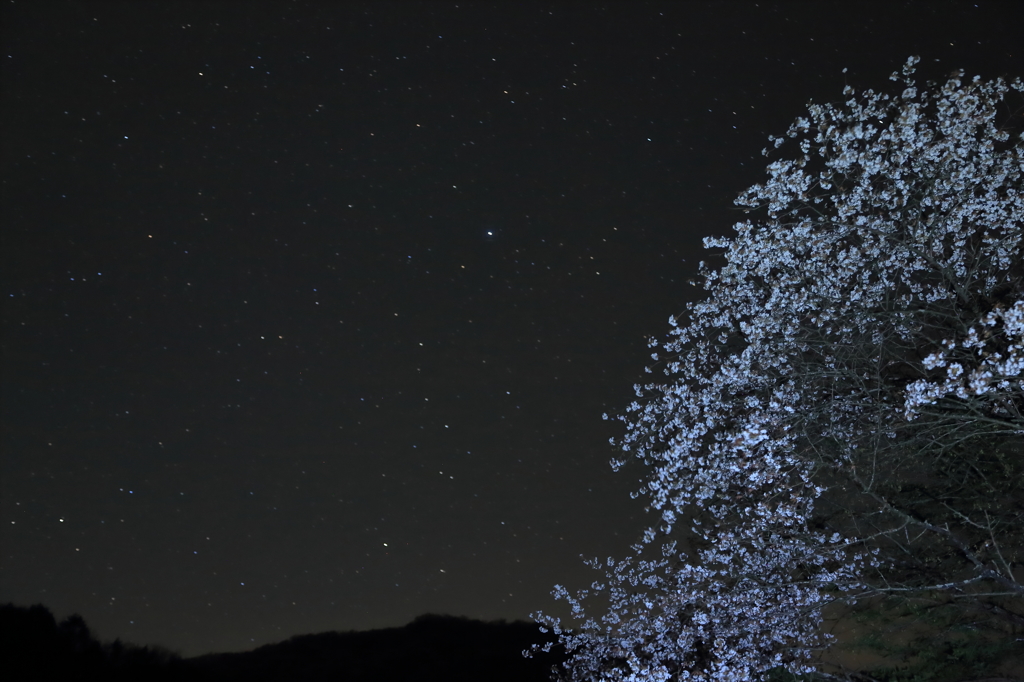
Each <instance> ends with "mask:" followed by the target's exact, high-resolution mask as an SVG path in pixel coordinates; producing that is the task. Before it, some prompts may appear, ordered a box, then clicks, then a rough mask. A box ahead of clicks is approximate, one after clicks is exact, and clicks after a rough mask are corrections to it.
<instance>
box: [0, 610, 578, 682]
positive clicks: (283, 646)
mask: <svg viewBox="0 0 1024 682" xmlns="http://www.w3.org/2000/svg"><path fill="white" fill-rule="evenodd" d="M540 641H543V635H541V633H540V632H539V630H538V627H537V626H536V625H534V624H531V623H525V622H514V623H507V622H504V621H498V622H491V623H484V622H481V621H475V620H470V619H468V618H459V617H454V616H439V615H424V616H420V617H419V618H417V619H416V620H414V621H413V622H411V623H409V624H408V625H406V626H404V627H400V628H389V629H385V630H371V631H366V632H345V633H340V632H325V633H320V634H315V635H300V636H297V637H292V638H291V639H289V640H286V641H284V642H280V643H278V644H268V645H266V646H261V647H259V648H258V649H255V650H253V651H247V652H241V653H226V654H207V655H205V656H199V657H196V658H190V659H183V658H181V657H180V656H177V655H175V654H172V653H170V652H168V651H166V650H164V649H162V648H160V647H152V646H135V645H131V644H124V643H122V642H120V641H115V642H113V643H110V644H102V643H100V642H98V641H97V640H96V639H94V638H93V636H92V634H91V633H90V632H89V628H88V626H87V625H86V624H85V621H84V620H82V618H81V617H80V616H77V615H74V616H70V617H69V618H67V619H65V620H64V621H62V622H60V623H59V624H58V623H57V622H56V620H55V619H54V617H53V614H52V613H50V611H49V609H47V608H46V607H45V606H42V605H40V604H37V605H35V606H32V607H21V606H14V605H12V604H7V605H4V606H0V679H3V680H5V682H6V681H7V680H11V681H17V682H20V681H21V680H57V679H84V678H86V677H94V678H97V679H103V680H141V679H145V680H158V681H159V680H190V681H193V680H194V681H198V682H202V681H204V680H210V681H212V680H217V681H218V682H220V681H225V682H231V681H232V680H237V681H238V682H242V681H244V682H270V681H277V680H281V681H285V680H288V681H289V682H319V681H321V680H332V681H335V682H337V681H338V680H341V681H343V682H362V681H364V680H365V681H367V682H369V681H371V680H372V681H374V682H388V681H390V680H395V681H398V680H401V681H402V682H433V681H434V680H438V681H440V680H444V681H445V682H460V681H463V680H464V681H465V682H470V680H472V681H473V682H479V680H488V681H489V682H505V681H506V680H507V681H508V682H513V681H515V682H546V681H547V680H548V679H549V671H550V669H551V667H552V666H553V665H556V664H558V663H560V662H561V660H562V659H561V657H560V656H558V655H556V654H538V655H537V657H536V658H533V659H527V658H524V657H523V656H522V651H523V650H524V649H528V648H529V647H530V646H531V645H532V644H534V643H536V642H540Z"/></svg>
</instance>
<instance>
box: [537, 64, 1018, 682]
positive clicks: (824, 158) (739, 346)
mask: <svg viewBox="0 0 1024 682" xmlns="http://www.w3.org/2000/svg"><path fill="white" fill-rule="evenodd" d="M916 62H917V59H916V58H912V59H910V60H908V62H907V64H906V65H905V67H904V68H903V71H902V73H901V74H893V80H902V81H903V83H904V87H903V90H902V92H901V93H900V94H899V95H897V96H890V95H887V94H885V93H880V92H874V91H872V90H867V91H864V92H863V93H860V94H858V93H856V92H855V91H854V90H853V89H852V88H849V87H848V88H847V89H846V91H845V93H844V94H845V95H846V97H847V99H846V101H845V102H843V103H839V104H812V105H810V106H809V113H808V116H806V117H801V118H798V119H796V121H795V122H794V123H793V125H792V126H791V127H790V129H789V130H788V132H787V135H786V136H785V137H780V138H772V139H771V141H772V142H773V143H774V148H782V147H784V146H786V145H787V144H789V143H790V142H791V141H792V144H793V145H795V150H794V151H795V154H792V155H790V156H789V157H788V158H779V159H777V160H775V161H772V162H771V163H770V164H769V165H768V168H767V170H768V176H769V177H768V180H767V181H766V182H764V183H762V184H758V185H755V186H753V187H751V188H749V189H748V190H746V191H745V192H743V193H741V194H740V196H739V198H738V199H737V201H736V203H737V204H738V205H739V206H740V207H742V208H743V209H744V210H746V211H747V212H748V213H750V214H753V215H756V216H760V217H759V218H758V219H756V220H755V219H753V218H752V219H750V220H746V221H743V222H740V223H738V224H736V225H735V226H734V230H735V235H734V236H732V237H713V238H708V239H706V240H705V246H706V247H707V248H709V249H712V250H721V255H722V256H723V257H724V265H723V266H721V267H720V268H718V269H713V268H711V267H709V266H707V265H705V264H704V263H701V274H702V276H703V279H704V289H705V291H706V292H707V295H706V297H705V298H704V299H703V300H701V301H698V302H695V303H692V304H690V305H688V306H687V313H686V315H685V316H683V319H679V320H677V319H676V318H674V317H673V318H671V319H670V324H671V325H672V327H673V329H672V330H671V332H670V338H669V339H668V340H667V341H665V342H663V343H660V344H657V343H656V344H652V345H657V346H660V348H659V351H658V353H657V354H655V355H653V356H652V358H653V359H654V360H655V361H657V362H658V363H660V364H662V366H663V369H664V374H665V375H666V377H667V380H665V381H663V382H661V383H652V384H650V385H647V386H643V387H637V389H636V394H637V400H636V401H635V402H633V403H632V404H631V405H630V406H629V408H628V409H627V411H626V413H625V414H624V415H623V416H621V417H619V418H620V419H621V420H622V421H624V422H625V424H626V425H627V433H626V435H625V436H624V437H623V438H622V439H621V440H620V441H618V442H615V444H616V445H617V446H619V447H621V449H622V450H623V452H624V453H626V456H625V457H624V458H622V459H620V460H617V461H613V466H615V467H616V468H618V467H620V466H623V465H625V464H626V462H627V461H628V460H630V459H636V460H639V461H640V462H642V463H643V464H645V465H646V466H647V470H646V471H647V474H646V477H645V479H644V481H643V486H642V487H641V488H640V490H638V491H637V495H645V496H647V497H648V498H649V500H650V506H651V507H652V508H653V509H654V510H656V511H657V513H658V514H659V515H660V523H659V524H657V526H656V527H654V528H651V529H650V530H649V531H648V532H647V534H646V536H645V540H644V543H642V544H641V545H637V546H635V547H634V551H635V552H636V553H637V555H638V556H639V555H641V554H643V553H644V552H650V551H654V549H653V548H654V546H655V545H656V544H657V543H658V542H666V543H667V544H665V545H664V550H663V554H664V557H663V558H662V559H659V560H640V559H639V558H638V559H627V560H624V561H620V562H615V561H612V560H611V559H609V561H608V562H607V566H606V575H605V580H604V582H601V583H595V585H594V586H592V589H591V590H589V591H584V592H582V593H580V594H579V595H577V596H575V597H573V596H571V595H570V594H569V593H568V592H567V591H566V590H564V589H561V588H559V589H558V590H556V597H559V598H564V599H568V600H569V601H570V603H571V604H572V605H573V609H574V615H575V616H576V617H577V618H578V620H579V622H580V625H579V627H578V628H577V629H576V630H573V631H570V630H568V629H563V627H562V625H561V624H560V623H559V621H558V620H557V619H554V618H550V617H548V616H543V615H540V616H538V620H540V621H541V622H542V623H545V624H546V625H547V626H549V627H552V628H554V629H555V631H556V632H558V633H559V634H560V635H561V641H562V644H563V645H564V646H565V647H566V648H567V649H568V651H569V652H570V653H571V654H572V656H571V657H570V660H569V662H568V663H567V664H566V670H565V672H564V676H565V678H566V679H570V680H669V679H672V680H683V679H687V680H749V679H754V678H756V677H758V676H760V675H762V674H764V673H765V672H766V671H768V670H770V669H772V668H776V667H779V666H782V667H785V668H787V669H789V670H790V671H792V672H795V673H799V672H805V671H806V670H807V666H808V665H809V663H808V660H809V655H810V651H811V649H813V648H814V647H815V646H818V645H820V644H821V643H822V641H823V640H822V635H820V634H819V630H820V617H821V616H820V609H821V607H822V606H823V605H824V604H826V603H828V602H829V601H831V600H834V599H837V598H842V597H843V595H853V594H856V593H858V592H860V591H864V590H866V589H868V586H867V583H866V579H865V577H864V574H865V571H875V570H881V567H882V562H881V561H880V559H879V558H877V552H878V550H877V547H872V545H871V543H870V542H869V541H868V540H867V539H866V538H862V537H856V536H851V535H843V534H841V533H837V532H834V531H833V532H830V529H828V528H824V529H823V528H822V525H821V523H818V522H817V521H816V519H815V505H816V502H817V501H818V500H820V499H821V496H822V495H823V494H824V493H826V492H827V490H828V489H827V485H825V484H824V483H823V482H822V481H823V480H827V478H828V477H827V476H824V475H823V474H824V473H827V472H830V471H831V472H835V471H838V470H842V469H843V467H846V468H847V469H850V468H854V469H855V468H856V466H857V465H858V464H859V463H860V460H859V459H858V457H859V455H860V453H864V452H867V451H870V452H872V453H874V455H876V456H875V457H874V459H875V460H878V459H879V457H878V456H877V455H880V456H882V457H883V458H884V455H885V453H886V452H889V451H888V450H885V448H887V447H893V448H894V447H896V446H898V445H900V444H905V443H906V442H907V441H906V439H907V438H910V437H912V436H913V432H912V431H908V430H907V429H906V426H907V425H908V424H909V422H908V418H909V417H912V416H914V415H915V414H916V413H915V411H919V410H922V409H924V408H925V407H926V406H937V407H941V404H940V399H941V398H943V397H945V396H947V395H954V396H961V395H963V394H965V393H970V394H971V395H975V396H978V395H982V394H988V393H991V395H992V396H993V405H992V406H990V409H993V410H995V409H1004V410H1005V409H1007V408H1006V400H1004V398H1006V395H1005V394H1006V392H1007V391H1011V390H1012V391H1016V392H1017V393H1016V396H1010V398H1009V400H1010V402H1011V403H1013V404H1014V405H1017V406H1020V405H1021V402H1020V400H1019V397H1020V391H1021V388H1022V386H1024V384H1021V382H1020V381H1018V378H1019V377H1020V376H1021V373H1022V369H1021V368H1022V353H1024V351H1022V350H1021V348H1022V343H1021V331H1022V322H1021V320H1022V316H1024V303H1022V302H1020V300H1021V299H1022V298H1024V288H1022V287H1021V281H1020V278H1021V270H1022V267H1021V248H1022V244H1024V240H1022V234H1021V232H1022V229H1024V191H1021V187H1022V185H1024V183H1022V179H1024V153H1022V148H1024V145H1022V138H1021V136H1019V135H1018V136H1015V137H1011V135H1010V133H1009V132H1007V131H1006V130H1004V129H1003V128H1001V127H1000V122H999V121H998V120H997V119H998V115H999V112H1000V107H999V105H1000V103H1001V102H1002V101H1003V99H1004V98H1005V97H1006V96H1007V94H1008V93H1009V92H1011V91H1017V92H1024V84H1022V83H1021V81H1020V80H1016V81H1013V82H1010V83H1007V82H1005V81H1003V80H998V79H997V80H993V81H982V80H981V79H980V78H974V79H973V80H970V81H967V82H964V80H963V76H962V74H954V75H953V76H952V77H951V78H950V79H949V80H948V81H947V82H946V83H944V84H942V85H938V86H931V84H929V87H918V86H917V85H916V84H915V82H914V80H913V76H914V73H915V64H916ZM770 153H771V154H775V153H776V152H774V151H772V152H769V151H768V150H765V155H766V156H767V155H769V154H770ZM1008 296H1009V297H1010V299H1009V300H1011V301H1012V300H1014V299H1016V302H1014V303H1012V305H1006V300H1008V299H1007V297H1008ZM975 327H977V328H978V330H977V331H975ZM950 337H953V338H957V339H960V340H959V341H956V342H953V341H948V342H946V345H944V346H943V348H944V349H945V350H940V351H937V352H935V353H932V354H931V355H928V356H927V357H921V352H920V349H921V348H927V347H931V348H934V347H935V345H936V343H938V340H939V339H948V338H950ZM954 347H955V348H956V349H959V351H964V352H966V351H968V350H969V351H971V352H973V353H974V358H975V360H976V362H975V365H974V366H972V367H970V368H969V367H968V365H966V364H964V362H963V361H962V360H959V359H958V360H955V361H954V360H951V358H952V357H953V356H952V355H949V353H952V351H953V349H954ZM958 357H959V356H958ZM956 367H958V368H959V369H955V368H956ZM937 368H944V369H945V370H946V375H945V377H940V378H936V377H935V376H934V371H935V370H936V369H937ZM968 370H970V371H968ZM997 394H998V396H999V400H996V399H995V396H996V395H997ZM996 403H998V405H1002V407H998V405H996ZM1017 417H1019V414H1018V415H1017ZM919 423H920V420H918V421H917V422H914V424H919ZM1021 433H1024V429H1022V430H1021ZM908 434H909V435H908ZM890 444H895V445H890ZM833 478H834V477H833ZM675 535H679V536H681V537H682V538H683V540H684V541H683V544H684V545H685V546H686V551H679V550H678V549H677V545H675V544H672V542H669V541H668V540H669V539H670V538H671V537H673V536H675ZM597 595H603V597H602V598H604V599H606V600H607V603H608V609H607V612H606V614H605V615H604V616H603V617H602V618H601V619H594V618H592V617H588V615H587V611H586V609H584V607H583V605H582V602H583V600H584V598H586V597H592V598H593V597H595V596H597Z"/></svg>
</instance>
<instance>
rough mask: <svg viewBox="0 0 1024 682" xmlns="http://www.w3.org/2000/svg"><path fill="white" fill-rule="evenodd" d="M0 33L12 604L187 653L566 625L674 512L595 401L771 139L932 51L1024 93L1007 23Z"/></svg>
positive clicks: (722, 14) (536, 20)
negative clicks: (626, 461) (652, 502)
mask: <svg viewBox="0 0 1024 682" xmlns="http://www.w3.org/2000/svg"><path fill="white" fill-rule="evenodd" d="M0 20H2V31H3V33H2V41H3V51H2V53H0V58H2V79H3V80H2V88H3V89H2V121H0V123H2V128H0V130H2V136H3V139H2V163H3V166H2V202H3V203H2V227H0V229H2V238H3V242H2V246H0V257H2V261H0V264H2V272H0V278H2V291H0V294H2V300H3V310H2V325H3V326H2V352H3V358H2V369H3V375H2V398H3V404H2V415H0V419H2V440H0V447H2V459H0V463H2V469H0V473H2V479H0V486H2V487H0V527H2V531H0V553H2V570H0V601H2V602H7V601H13V602H14V603H16V604H22V605H28V604H32V603H40V602H41V603H43V604H45V605H47V606H48V607H50V608H51V609H52V610H53V611H54V613H55V615H56V616H57V617H58V618H63V617H66V616H67V615H69V614H71V613H74V612H77V613H80V614H81V615H82V616H83V617H84V618H85V619H86V621H87V622H88V623H89V624H90V625H91V626H93V628H94V631H95V634H96V635H97V636H99V637H101V638H104V639H113V638H114V637H121V638H124V639H126V640H128V641H132V642H136V643H139V644H148V643H156V644H161V645H164V646H166V647H169V648H171V649H174V650H177V651H179V652H181V653H183V654H186V655H193V654H199V653H205V652H208V651H227V650H243V649H250V648H253V647H255V646H257V645H260V644H265V643H268V642H273V641H278V640H281V639H284V638H287V637H289V636H291V635H295V634H299V633H306V632H318V631H324V630H350V629H370V628H379V627H387V626H396V625H402V624H404V623H406V622H408V621H409V620H411V619H412V618H414V617H415V616H417V615H419V614H422V613H427V612H433V613H449V614H454V615H465V616H469V617H473V618H483V619H497V618H505V619H509V620H512V619H527V618H528V615H529V614H530V613H531V612H532V611H536V610H539V609H543V610H546V611H549V612H552V613H562V612H563V611H562V609H561V608H559V607H558V606H557V605H556V604H555V602H553V600H552V598H551V597H550V595H549V592H550V590H551V587H552V586H553V585H554V584H555V583H563V584H566V585H567V586H569V587H570V588H573V589H578V588H581V587H584V586H585V585H586V584H587V583H589V582H590V581H591V580H592V579H593V576H592V575H591V573H592V571H591V570H590V569H587V568H586V567H584V566H583V565H582V563H581V560H580V555H581V554H583V555H586V556H588V557H592V556H601V557H606V556H609V555H615V556H619V557H621V556H624V555H627V554H628V553H629V545H630V544H632V543H633V542H635V541H636V540H637V539H638V538H639V536H640V533H641V531H642V530H643V528H644V527H645V525H646V524H647V523H648V522H649V521H651V518H650V517H648V516H647V515H645V514H644V512H643V500H631V499H630V497H629V492H630V491H631V490H633V489H635V488H636V487H637V480H638V478H639V476H640V475H642V473H643V471H642V469H641V468H640V467H639V466H638V465H633V466H629V467H627V468H626V469H625V470H624V471H623V472H620V473H618V474H615V473H613V472H612V471H611V468H610V466H609V464H608V461H609V459H610V458H611V457H612V455H614V454H615V450H614V449H613V448H612V447H611V446H610V445H609V443H608V439H609V438H610V437H612V436H615V435H617V434H620V433H622V432H623V428H622V426H621V424H619V423H618V422H614V421H604V420H602V413H605V412H609V413H614V412H617V411H621V410H622V409H624V408H625V407H626V406H627V405H628V404H629V403H630V402H631V401H632V400H633V399H634V394H633V388H632V386H633V384H635V383H637V382H640V381H644V380H645V378H646V375H645V374H644V365H645V364H646V363H647V362H649V356H648V354H649V352H650V351H649V350H648V349H647V341H648V339H649V338H650V337H652V336H654V337H663V336H664V335H665V333H666V332H667V331H668V329H669V327H668V322H667V320H668V317H669V315H671V314H678V313H680V312H681V311H682V310H683V307H684V304H685V302H686V301H687V300H692V299H694V298H695V297H697V295H698V294H699V289H695V288H694V287H692V286H690V285H689V284H688V280H690V279H691V278H693V277H694V276H695V274H696V270H697V266H698V263H699V261H700V260H701V259H708V258H710V257H711V256H709V255H706V254H705V253H703V250H702V247H701V240H702V238H703V237H705V236H707V235H710V234H726V233H728V232H729V231H730V226H731V225H732V223H733V222H735V221H736V220H737V219H738V216H737V213H736V211H735V209H734V208H733V205H732V200H733V198H734V197H735V196H736V194H737V193H738V192H739V191H740V190H742V189H744V188H746V187H747V186H749V185H751V184H753V183H754V182H757V181H759V180H761V179H762V178H763V177H764V167H765V165H766V164H767V160H765V159H764V158H763V157H762V156H761V154H760V152H761V150H762V148H764V147H765V146H767V144H768V142H767V137H768V135H769V134H781V133H783V132H784V131H785V129H786V127H787V126H788V124H789V122H790V121H791V120H792V119H793V118H795V117H796V116H798V115H801V114H802V113H803V112H804V110H803V107H804V105H805V103H806V102H807V101H808V100H809V99H812V98H813V99H815V100H816V101H825V100H836V99H840V98H841V96H842V94H841V93H842V88H843V86H844V84H846V83H849V84H851V85H854V86H855V87H858V88H862V87H889V86H890V85H892V84H890V83H889V81H888V75H889V74H890V73H891V72H892V71H894V70H896V69H898V68H899V67H900V66H901V65H902V64H903V63H904V62H905V60H906V58H907V57H908V56H909V55H911V54H919V55H921V57H922V71H923V73H924V75H925V76H927V77H942V76H945V75H946V74H947V73H948V72H949V71H951V70H953V69H954V68H958V67H963V68H966V69H967V70H968V72H969V74H968V75H973V74H975V73H978V74H980V75H982V76H983V77H986V78H990V77H995V76H998V75H1003V74H1014V75H1022V74H1024V41H1022V40H1021V33H1020V30H1021V26H1024V3H1021V2H1003V3H997V2H978V3H971V2H937V1H933V0H929V1H921V2H904V3H896V2H888V3H883V4H865V3H856V2H818V3H814V4H813V5H812V4H785V3H781V4H780V3H772V2H759V3H745V4H740V3H722V2H711V3H699V2H676V3H671V4H650V3H642V2H624V3H620V4H611V5H598V4H596V3H587V4H582V3H574V4H566V3H562V4H555V5H548V4H544V5H541V4H524V3H511V2H508V3H497V4H490V3H487V4H485V3H459V4H452V3H433V2H431V3H413V4H395V3H385V2H371V3H331V4H316V3H309V2H278V3H259V2H246V3H242V2H224V3H217V2H193V3H184V2H179V3H175V2H160V3H151V2H140V1H132V2H121V3H97V2H74V3H56V2H42V1H39V0H31V1H30V0H25V1H20V0H19V1H18V2H9V1H8V0H4V4H3V10H2V17H0ZM844 67H846V68H847V69H848V70H847V72H846V73H843V69H844ZM892 87H896V86H895V85H892Z"/></svg>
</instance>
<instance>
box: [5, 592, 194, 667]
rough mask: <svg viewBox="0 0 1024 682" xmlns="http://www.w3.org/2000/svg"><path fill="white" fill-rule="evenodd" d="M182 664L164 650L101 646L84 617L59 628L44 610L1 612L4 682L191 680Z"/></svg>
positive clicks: (15, 608) (38, 607)
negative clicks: (23, 681)
mask: <svg viewBox="0 0 1024 682" xmlns="http://www.w3.org/2000/svg"><path fill="white" fill-rule="evenodd" d="M184 672H185V664H184V662H183V661H182V659H181V658H180V657H178V656H176V655H174V654H172V653H170V652H168V651H166V650H164V649H162V648H160V647H151V646H141V647H140V646H135V645H131V644H124V643H122V642H121V641H120V640H115V641H114V642H112V643H109V644H101V643H100V642H98V641H97V640H96V639H94V638H93V636H92V634H91V633H90V632H89V627H88V626H87V625H86V624H85V621H84V620H83V619H82V617H81V616H79V615H77V614H76V615H72V616H69V617H68V618H66V619H65V620H63V621H61V622H60V623H59V624H58V623H57V621H56V619H55V618H54V617H53V614H52V613H50V610H49V609H47V608H46V607H45V606H43V605H42V604H36V605H34V606H31V607H22V606H14V605H13V604H5V605H2V606H0V678H2V679H4V680H10V681H12V682H21V681H22V680H47V681H49V680H63V679H69V680H70V679H86V678H96V679H103V680H140V679H145V680H155V681H159V680H176V679H185V675H183V673H184Z"/></svg>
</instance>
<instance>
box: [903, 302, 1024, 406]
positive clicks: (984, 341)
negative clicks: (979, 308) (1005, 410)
mask: <svg viewBox="0 0 1024 682" xmlns="http://www.w3.org/2000/svg"><path fill="white" fill-rule="evenodd" d="M978 326H980V327H981V329H982V331H981V332H979V331H978ZM978 326H974V327H971V328H970V329H968V330H967V334H966V336H965V338H964V339H963V340H961V341H960V342H959V343H958V342H957V341H954V340H952V339H946V340H944V341H943V342H942V347H941V348H940V349H939V350H937V351H935V352H934V353H932V354H930V355H928V356H927V357H926V358H925V359H924V362H923V364H924V367H925V369H929V370H933V369H944V370H945V372H944V375H943V376H939V377H938V378H936V379H932V380H929V379H918V380H917V381H914V382H913V383H911V384H909V385H908V386H907V389H906V402H905V409H906V417H907V419H913V418H914V417H915V416H917V414H918V413H919V412H920V410H921V409H922V407H923V406H925V405H933V404H935V403H936V402H938V401H939V400H940V399H942V398H945V397H946V396H955V397H956V398H957V399H959V400H962V401H966V400H971V399H975V398H979V397H981V396H985V395H990V396H993V397H997V398H1001V399H1003V402H1004V403H1005V404H1009V405H1020V404H1022V400H1021V398H1024V301H1017V302H1016V303H1014V304H1013V306H1012V307H1010V308H1009V309H1006V310H1004V309H1000V308H997V309H995V310H992V311H990V312H988V313H986V314H985V315H984V316H983V317H982V318H981V320H979V325H978ZM958 349H963V350H966V351H968V352H970V353H971V355H972V356H973V357H972V358H971V360H974V361H975V362H973V363H971V364H968V362H966V361H957V360H953V359H952V358H951V355H952V354H953V353H954V352H955V351H956V350H958ZM972 365H973V366H972ZM1009 394H1016V397H1017V400H1016V401H1013V400H1010V401H1008V402H1006V400H1005V399H1006V398H1007V396H1008V395H1009Z"/></svg>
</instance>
